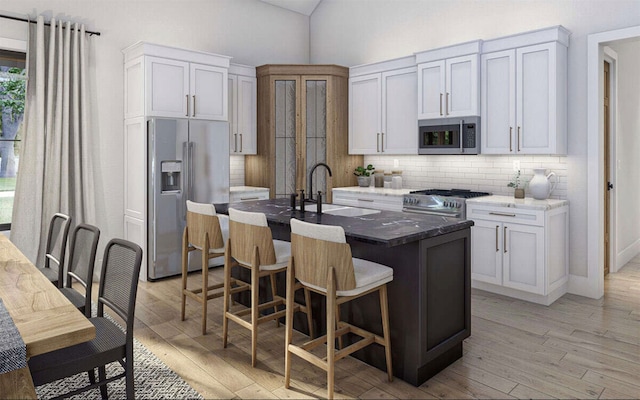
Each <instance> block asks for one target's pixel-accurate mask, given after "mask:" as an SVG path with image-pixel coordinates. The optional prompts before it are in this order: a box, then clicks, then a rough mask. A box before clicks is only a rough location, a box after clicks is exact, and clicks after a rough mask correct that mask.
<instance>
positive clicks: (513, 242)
mask: <svg viewBox="0 0 640 400" xmlns="http://www.w3.org/2000/svg"><path fill="white" fill-rule="evenodd" d="M502 235H503V240H504V243H503V252H504V257H503V265H502V271H503V276H502V281H503V282H502V284H503V286H505V287H509V288H513V289H518V290H522V291H525V292H530V293H535V294H540V295H545V294H546V293H545V286H546V285H545V281H544V279H545V248H544V227H540V226H530V225H520V224H507V223H505V224H504V225H503V226H502Z"/></svg>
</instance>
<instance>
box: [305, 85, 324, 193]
mask: <svg viewBox="0 0 640 400" xmlns="http://www.w3.org/2000/svg"><path fill="white" fill-rule="evenodd" d="M304 83H305V99H304V104H303V107H304V108H305V121H304V124H303V127H304V131H305V132H304V133H305V144H306V151H305V155H306V157H305V158H306V162H305V164H306V167H305V172H306V173H305V177H306V179H308V177H309V173H310V172H311V169H312V168H313V166H314V165H316V164H317V163H320V162H322V163H326V162H327V81H326V80H305V81H304ZM327 176H328V173H327V171H326V169H325V168H324V167H319V168H317V169H316V172H314V176H313V187H312V188H311V190H312V192H311V193H313V198H316V196H317V193H318V190H320V191H322V193H323V195H325V199H326V193H327V178H326V177H327ZM305 181H306V180H305ZM305 187H306V189H307V190H309V182H306V186H305Z"/></svg>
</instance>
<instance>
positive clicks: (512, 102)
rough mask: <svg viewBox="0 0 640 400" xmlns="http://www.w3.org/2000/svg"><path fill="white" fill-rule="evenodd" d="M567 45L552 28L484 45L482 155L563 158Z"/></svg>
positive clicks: (563, 32)
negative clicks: (554, 156) (526, 155)
mask: <svg viewBox="0 0 640 400" xmlns="http://www.w3.org/2000/svg"><path fill="white" fill-rule="evenodd" d="M568 41H569V33H568V31H566V30H565V29H564V28H562V27H554V28H549V29H543V30H539V31H534V32H529V33H525V34H522V35H514V36H509V37H507V38H501V39H496V40H492V41H487V42H484V51H485V53H484V54H483V55H482V57H481V62H480V63H481V92H482V97H481V105H482V106H481V135H482V138H481V147H482V148H481V152H482V153H484V154H566V152H567V132H566V130H567V45H568ZM494 50H495V51H494Z"/></svg>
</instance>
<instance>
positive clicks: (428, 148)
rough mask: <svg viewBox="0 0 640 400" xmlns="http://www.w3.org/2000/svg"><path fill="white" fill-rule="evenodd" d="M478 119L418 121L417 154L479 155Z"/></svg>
mask: <svg viewBox="0 0 640 400" xmlns="http://www.w3.org/2000/svg"><path fill="white" fill-rule="evenodd" d="M479 153H480V117H464V118H439V119H430V120H420V121H418V154H479Z"/></svg>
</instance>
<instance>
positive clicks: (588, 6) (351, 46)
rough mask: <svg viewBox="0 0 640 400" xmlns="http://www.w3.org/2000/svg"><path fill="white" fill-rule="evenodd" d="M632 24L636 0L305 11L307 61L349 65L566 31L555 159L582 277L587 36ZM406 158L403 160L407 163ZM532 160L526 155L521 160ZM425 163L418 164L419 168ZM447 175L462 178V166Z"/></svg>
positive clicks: (354, 4) (410, 3) (639, 16)
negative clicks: (563, 137)
mask: <svg viewBox="0 0 640 400" xmlns="http://www.w3.org/2000/svg"><path fill="white" fill-rule="evenodd" d="M639 23H640V1H637V0H630V1H624V0H618V1H615V2H612V1H608V0H592V1H582V0H567V1H556V0H523V1H510V0H491V1H490V0H480V1H477V0H430V1H421V0H396V1H384V0H368V1H362V0H354V1H339V0H323V1H322V2H321V3H320V5H319V6H318V8H317V9H316V10H315V11H314V13H313V14H312V16H311V21H310V37H311V46H310V51H311V53H310V59H311V62H313V63H336V64H341V65H345V66H354V65H359V64H365V63H370V62H374V61H382V60H385V59H391V58H395V57H401V56H406V55H409V54H412V53H413V52H417V51H422V50H428V49H431V48H437V47H442V46H447V45H452V44H456V43H461V42H465V41H470V40H475V39H493V38H496V37H501V36H506V35H511V34H516V33H519V32H525V31H529V30H534V29H540V28H545V27H549V26H553V25H563V26H564V27H565V28H567V29H569V31H571V32H572V35H571V37H570V44H569V53H568V64H569V82H568V99H569V104H568V148H569V151H568V156H567V157H563V158H559V159H558V164H564V165H566V198H567V199H568V200H569V202H570V210H571V211H570V259H571V261H570V262H571V264H570V273H571V274H572V275H578V276H587V259H586V253H587V252H586V250H587V233H586V232H587V185H586V183H587V179H589V177H588V176H586V174H585V171H586V170H587V168H586V166H587V163H588V162H597V160H588V159H587V142H586V138H587V134H586V133H587V116H586V110H587V99H586V96H587V84H586V76H587V62H586V45H587V35H588V34H591V33H595V32H601V31H608V30H612V29H618V28H623V27H628V26H634V25H638V24H639ZM492 158H493V157H490V156H486V159H492ZM367 159H369V158H368V157H367ZM413 159H414V158H413V157H411V158H410V159H407V164H410V163H411V160H413ZM521 159H523V160H524V159H525V158H524V157H522V158H521ZM536 160H537V158H536V157H532V159H529V158H528V157H527V160H526V163H530V164H535V163H536V162H537V161H536ZM403 162H404V160H400V163H401V164H402V163H403ZM428 162H430V161H429V159H424V161H423V162H419V163H420V167H421V168H423V167H426V165H427V163H428ZM455 162H459V160H456V161H455ZM494 162H495V161H494ZM497 162H498V163H499V162H500V161H497ZM523 162H525V161H523ZM547 162H548V161H547V160H545V161H544V163H547ZM551 164H555V161H552V162H551ZM554 168H555V167H554ZM452 178H456V179H464V172H463V173H462V174H461V175H458V176H456V177H452ZM505 184H506V182H505Z"/></svg>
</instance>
